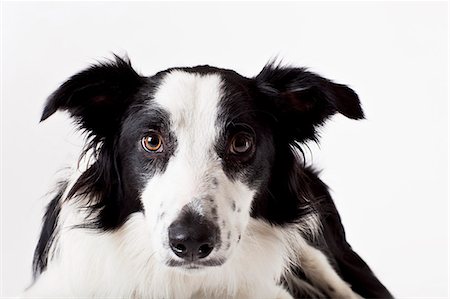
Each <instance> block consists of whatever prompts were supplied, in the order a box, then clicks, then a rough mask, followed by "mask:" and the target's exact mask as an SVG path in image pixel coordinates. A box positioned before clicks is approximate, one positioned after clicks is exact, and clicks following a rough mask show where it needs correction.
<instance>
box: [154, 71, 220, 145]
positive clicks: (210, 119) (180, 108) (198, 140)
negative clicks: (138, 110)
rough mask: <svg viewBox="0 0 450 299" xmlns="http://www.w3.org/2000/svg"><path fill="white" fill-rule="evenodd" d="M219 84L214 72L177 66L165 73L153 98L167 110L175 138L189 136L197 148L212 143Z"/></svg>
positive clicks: (215, 133) (218, 77)
mask: <svg viewBox="0 0 450 299" xmlns="http://www.w3.org/2000/svg"><path fill="white" fill-rule="evenodd" d="M221 85H222V83H221V78H220V76H219V75H217V74H208V75H200V74H196V73H187V72H184V71H178V70H177V71H172V72H170V73H169V74H167V75H166V76H165V78H164V79H163V81H162V83H161V85H160V86H159V88H158V90H157V92H156V93H155V95H154V99H155V101H156V102H157V103H158V104H159V105H160V106H161V107H162V108H164V109H165V110H167V111H168V112H169V113H170V120H171V129H172V130H173V131H174V132H175V135H176V138H177V139H183V138H189V139H191V140H190V142H193V143H195V145H196V146H195V147H196V148H197V149H198V148H204V147H210V146H211V143H212V142H214V140H215V137H216V135H217V129H216V120H217V110H218V104H219V101H220V98H221ZM193 138H195V139H193Z"/></svg>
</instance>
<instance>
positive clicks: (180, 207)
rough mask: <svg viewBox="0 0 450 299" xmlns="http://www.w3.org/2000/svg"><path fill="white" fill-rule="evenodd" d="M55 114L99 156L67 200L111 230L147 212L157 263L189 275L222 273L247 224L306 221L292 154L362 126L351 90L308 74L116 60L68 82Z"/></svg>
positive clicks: (53, 106) (54, 104)
mask: <svg viewBox="0 0 450 299" xmlns="http://www.w3.org/2000/svg"><path fill="white" fill-rule="evenodd" d="M57 109H65V110H68V111H69V112H70V113H71V114H72V116H74V117H75V118H76V119H77V120H78V122H79V124H80V125H81V127H82V128H84V129H86V130H87V131H88V132H89V133H90V135H91V136H92V143H91V144H90V145H91V147H92V148H96V149H98V154H97V157H96V158H97V160H96V162H95V163H94V164H93V165H92V166H91V167H90V168H89V169H88V170H87V171H86V172H85V173H84V174H83V175H82V176H81V177H80V179H79V181H78V182H77V184H76V185H75V186H74V188H73V190H72V192H71V193H72V195H76V194H77V193H85V194H90V196H92V197H93V198H94V200H95V203H96V205H95V206H94V207H93V209H95V210H96V212H97V213H94V214H95V215H96V219H94V221H93V223H95V225H96V226H97V227H100V228H104V229H111V228H116V227H118V226H120V225H121V224H122V223H123V222H124V221H126V219H127V217H128V216H129V215H130V214H131V213H133V212H142V213H144V215H145V219H146V223H147V226H148V230H149V231H150V232H151V234H149V236H148V238H150V242H151V244H152V249H153V250H154V252H153V253H152V254H154V255H155V256H156V257H158V258H159V259H160V261H161V262H162V263H164V264H165V265H167V266H170V267H179V268H181V269H184V270H187V269H200V268H205V267H210V266H219V265H221V264H223V263H225V262H226V261H227V259H229V257H230V256H231V255H232V254H233V252H234V251H235V249H236V248H237V247H238V246H239V242H240V239H241V235H242V234H243V233H244V232H245V230H246V227H247V223H248V221H249V219H250V217H257V218H263V219H265V220H266V221H269V222H271V223H273V224H275V225H277V224H278V225H280V224H283V223H286V222H292V221H298V219H299V217H300V215H301V210H302V208H303V206H302V204H304V203H302V200H301V199H299V198H297V196H290V195H289V194H288V193H289V189H292V188H293V186H294V185H295V184H296V183H295V182H294V183H293V182H290V180H292V173H291V170H290V167H292V164H293V163H295V157H294V154H293V151H292V146H294V144H295V143H296V142H302V141H304V140H307V139H314V138H315V132H316V127H317V126H318V125H320V124H322V122H323V121H324V120H325V119H326V118H328V117H329V116H330V115H332V114H334V113H335V112H337V111H338V112H341V113H343V114H344V115H346V116H348V117H350V118H362V117H363V114H362V110H361V108H360V106H359V100H358V98H357V96H356V94H355V93H354V92H353V91H352V90H351V89H349V88H348V87H346V86H343V85H338V84H335V83H332V82H331V81H328V80H326V79H323V78H321V77H319V76H317V75H314V74H312V73H309V72H306V71H305V70H303V69H295V68H279V67H272V66H268V67H266V68H264V70H263V71H262V72H261V73H260V74H259V75H258V76H257V77H255V78H252V79H249V78H245V77H242V76H240V75H238V74H237V73H235V72H233V71H228V70H223V69H217V68H213V67H208V66H202V67H195V68H178V69H171V70H167V71H164V72H161V73H158V74H156V75H155V76H152V77H147V78H146V77H141V76H139V75H137V74H136V73H135V72H134V71H133V70H132V68H131V66H130V65H129V64H128V63H127V62H125V61H123V60H120V59H117V61H116V62H115V63H111V64H102V65H98V66H94V67H92V68H90V69H88V70H86V71H84V72H82V73H80V74H78V75H75V76H74V77H72V78H71V79H70V80H69V81H67V82H66V83H65V84H63V85H62V86H61V87H60V89H58V90H57V91H56V92H55V93H54V94H53V95H52V96H51V97H50V99H49V101H48V103H47V106H46V109H45V111H44V115H43V119H45V118H47V117H48V116H50V115H51V114H52V113H53V112H55V111H56V110H57ZM282 190H284V191H282ZM273 194H281V195H283V194H285V196H282V197H283V198H273Z"/></svg>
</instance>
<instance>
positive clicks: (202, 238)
mask: <svg viewBox="0 0 450 299" xmlns="http://www.w3.org/2000/svg"><path fill="white" fill-rule="evenodd" d="M218 231H219V229H218V227H217V225H215V224H214V223H212V222H211V221H210V220H208V219H206V218H205V217H204V216H201V215H200V214H198V213H196V212H194V211H191V210H188V211H184V212H183V213H182V214H181V215H180V217H178V218H177V219H176V220H175V221H174V222H172V224H171V225H170V226H169V242H170V248H171V249H172V251H173V252H174V253H175V254H176V255H177V256H179V257H181V258H182V259H185V260H187V261H195V260H198V259H202V258H205V257H207V256H208V255H209V254H210V253H211V251H212V250H213V249H214V246H215V245H216V243H217V237H218V235H219V232H218Z"/></svg>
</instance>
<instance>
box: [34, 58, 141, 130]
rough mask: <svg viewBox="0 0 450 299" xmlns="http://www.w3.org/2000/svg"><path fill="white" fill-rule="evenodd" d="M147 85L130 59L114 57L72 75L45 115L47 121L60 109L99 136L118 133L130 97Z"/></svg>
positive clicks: (48, 102) (46, 107)
mask: <svg viewBox="0 0 450 299" xmlns="http://www.w3.org/2000/svg"><path fill="white" fill-rule="evenodd" d="M143 82H144V79H143V77H141V76H140V75H138V74H137V73H136V72H135V71H134V70H133V68H132V67H131V64H130V61H129V60H128V58H125V59H122V58H120V57H118V56H115V60H114V61H108V62H104V63H99V64H96V65H93V66H91V67H90V68H88V69H86V70H84V71H82V72H80V73H78V74H76V75H74V76H72V77H71V78H69V80H67V81H66V82H65V83H63V84H62V85H61V86H60V87H59V88H58V89H57V90H56V91H55V92H54V93H53V94H52V95H50V97H49V98H48V99H47V103H46V105H45V108H44V112H43V114H42V118H41V121H44V120H46V119H47V118H48V117H49V116H51V115H52V114H53V113H55V112H56V111H57V110H67V111H68V112H69V113H70V115H71V116H72V117H74V118H75V119H76V120H77V122H78V123H79V124H80V126H81V127H82V128H84V129H86V130H88V131H90V132H91V133H92V134H94V135H96V136H98V137H106V136H108V135H110V134H111V133H113V132H115V130H116V129H117V128H118V126H119V124H120V120H121V117H122V114H123V111H124V110H125V109H126V107H127V106H128V105H129V103H130V101H131V96H132V95H133V94H134V93H135V92H136V91H137V89H138V88H139V86H141V85H142V84H143Z"/></svg>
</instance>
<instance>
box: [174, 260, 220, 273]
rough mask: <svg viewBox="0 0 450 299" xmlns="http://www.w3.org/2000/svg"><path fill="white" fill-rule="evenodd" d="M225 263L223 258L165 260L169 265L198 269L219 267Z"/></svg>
mask: <svg viewBox="0 0 450 299" xmlns="http://www.w3.org/2000/svg"><path fill="white" fill-rule="evenodd" d="M224 263H225V259H223V258H218V259H209V260H204V261H203V260H196V261H184V260H174V259H170V260H168V261H167V262H166V265H167V266H169V267H177V268H181V269H185V270H200V269H203V268H207V267H219V266H221V265H223V264H224Z"/></svg>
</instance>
